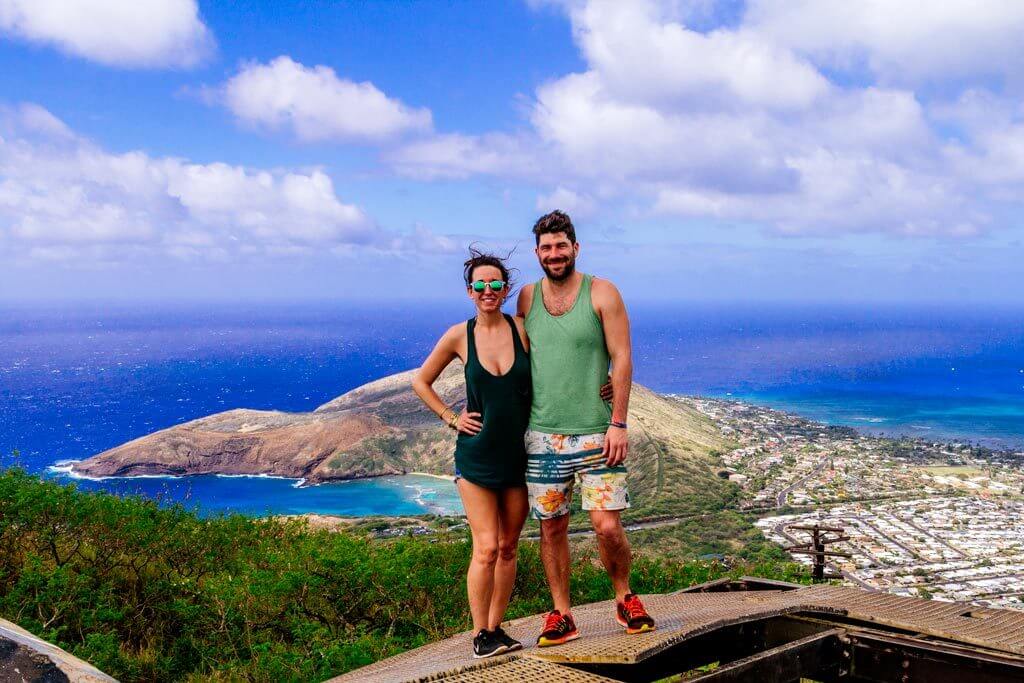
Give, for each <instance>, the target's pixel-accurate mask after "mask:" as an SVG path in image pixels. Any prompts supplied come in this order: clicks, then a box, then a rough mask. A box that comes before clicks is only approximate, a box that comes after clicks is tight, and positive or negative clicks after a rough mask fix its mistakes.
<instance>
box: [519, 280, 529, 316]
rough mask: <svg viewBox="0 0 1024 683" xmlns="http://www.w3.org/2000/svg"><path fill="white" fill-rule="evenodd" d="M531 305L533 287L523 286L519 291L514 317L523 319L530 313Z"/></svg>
mask: <svg viewBox="0 0 1024 683" xmlns="http://www.w3.org/2000/svg"><path fill="white" fill-rule="evenodd" d="M532 303H533V285H523V288H522V289H520V290H519V298H518V299H517V300H516V317H519V318H525V317H526V314H527V313H529V312H530V304H532Z"/></svg>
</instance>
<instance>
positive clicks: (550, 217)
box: [533, 209, 576, 244]
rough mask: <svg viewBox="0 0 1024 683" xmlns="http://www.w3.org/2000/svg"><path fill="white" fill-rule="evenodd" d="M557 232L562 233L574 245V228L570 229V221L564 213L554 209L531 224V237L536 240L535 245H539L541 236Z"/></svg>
mask: <svg viewBox="0 0 1024 683" xmlns="http://www.w3.org/2000/svg"><path fill="white" fill-rule="evenodd" d="M557 232H564V233H565V236H566V237H568V238H569V241H570V242H572V243H573V244H576V228H574V227H572V219H571V218H569V214H567V213H565V212H564V211H558V210H557V209H556V210H554V211H552V212H551V213H549V214H547V215H545V216H541V217H540V218H538V219H537V222H536V223H534V224H533V236H534V237H535V238H537V244H540V236H541V235H548V234H551V233H557Z"/></svg>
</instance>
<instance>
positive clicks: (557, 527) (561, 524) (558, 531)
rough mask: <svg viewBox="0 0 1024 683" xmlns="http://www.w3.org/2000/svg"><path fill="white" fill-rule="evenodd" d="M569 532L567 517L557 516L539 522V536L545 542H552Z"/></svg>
mask: <svg viewBox="0 0 1024 683" xmlns="http://www.w3.org/2000/svg"><path fill="white" fill-rule="evenodd" d="M568 532H569V515H559V516H558V517H552V518H551V519H542V520H540V535H541V538H544V539H545V540H554V539H557V538H558V537H560V536H565V535H566V534H567V533H568Z"/></svg>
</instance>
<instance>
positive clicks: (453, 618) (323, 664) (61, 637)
mask: <svg viewBox="0 0 1024 683" xmlns="http://www.w3.org/2000/svg"><path fill="white" fill-rule="evenodd" d="M705 523H706V522H705ZM736 523H737V525H738V524H739V522H738V521H737V522H736ZM737 528H738V527H737ZM657 531H658V532H659V533H665V534H667V532H665V531H663V530H657ZM637 533H638V534H639V535H640V536H643V535H644V534H648V533H653V530H652V532H642V533H641V532H637ZM686 533H688V532H686V531H684V532H683V534H684V535H685V534H686ZM465 541H466V536H465V532H464V531H461V530H460V531H458V532H452V533H449V534H441V535H435V536H433V537H432V540H425V539H421V538H411V537H406V538H398V539H394V540H390V541H371V540H369V538H368V537H367V536H366V535H364V534H360V533H352V532H345V533H329V532H324V531H310V530H308V529H307V528H306V527H305V526H304V525H303V524H302V523H301V522H298V521H286V522H283V521H275V520H253V519H250V518H246V517H242V516H238V515H234V516H226V517H219V518H212V519H200V518H198V517H197V516H196V515H195V514H194V513H193V512H190V511H188V510H186V509H184V508H182V507H180V506H175V507H169V508H161V507H160V506H159V505H158V504H157V503H156V502H154V501H151V500H147V499H143V498H119V497H116V496H112V495H107V494H97V493H83V492H80V491H78V490H77V489H76V488H75V487H73V486H62V485H59V484H56V483H54V482H49V481H43V480H40V479H38V478H36V477H33V476H31V475H28V474H26V473H25V472H24V471H22V470H18V469H11V470H6V471H2V472H0V548H3V549H4V552H3V553H0V616H3V617H4V618H6V619H10V620H11V621H14V622H15V623H18V624H19V625H21V626H23V627H24V628H27V629H29V630H30V631H32V632H34V633H36V634H37V635H39V636H40V637H42V638H45V639H47V640H49V641H51V642H54V643H56V644H58V645H60V646H61V647H63V648H65V649H67V650H69V651H71V652H72V653H74V654H75V655H77V656H79V657H81V658H83V659H85V660H87V661H90V662H92V663H93V664H95V665H96V666H98V667H99V668H101V669H103V670H105V671H107V672H108V673H110V674H111V675H113V676H115V677H116V678H118V679H120V680H122V681H126V682H128V681H152V680H160V681H174V680H185V681H189V680H192V681H195V680H211V679H212V680H254V681H289V680H296V681H298V680H302V681H309V680H323V679H326V678H328V677H330V676H333V675H336V674H339V673H342V672H344V671H347V670H349V669H352V668H355V667H358V666H362V665H364V664H368V663H370V662H372V661H374V660H376V659H379V658H381V657H385V656H389V655H392V654H395V653H397V652H399V651H402V650H405V649H408V648H410V647H416V646H419V645H422V644H424V643H426V642H429V641H432V640H436V639H438V638H443V637H446V636H449V635H452V634H453V633H456V632H459V631H462V630H465V629H466V628H468V626H469V624H468V621H467V619H468V616H467V615H468V607H467V604H466V596H465V589H464V587H463V588H460V589H455V585H456V584H457V583H460V582H463V581H464V574H465V569H466V566H467V564H468V561H469V551H470V545H469V543H466V542H465ZM723 542H725V540H724V539H723ZM638 545H641V546H647V545H648V543H647V541H646V540H643V538H638ZM708 547H709V548H713V547H714V548H717V547H718V546H714V545H710V546H708ZM679 553H682V550H681V549H680V550H679ZM653 554H654V553H652V552H649V551H648V550H645V551H644V552H641V553H639V556H638V559H637V562H636V563H635V568H634V575H633V586H634V588H635V589H636V590H638V591H640V592H664V591H670V590H675V589H678V588H681V587H683V586H687V585H691V584H693V583H699V582H702V581H707V580H710V579H713V578H717V577H719V576H723V575H727V574H732V575H737V576H738V575H741V574H750V573H758V574H760V575H762V576H768V577H772V578H780V579H791V580H792V579H794V578H800V576H801V575H800V574H799V570H798V569H797V568H796V567H795V565H786V564H783V563H777V562H770V563H762V564H759V565H756V566H755V565H751V564H743V563H740V564H738V565H736V566H733V567H732V568H731V569H727V568H726V567H725V566H724V565H723V564H721V563H718V562H713V561H710V562H700V561H697V562H693V561H691V562H678V561H672V560H665V559H661V558H658V557H653V556H652V555H653ZM669 554H670V555H672V556H675V555H677V552H676V551H673V552H671V553H669ZM463 586H464V584H463ZM610 591H611V588H610V585H609V583H608V579H607V576H606V575H605V573H604V571H603V569H602V568H601V567H600V563H599V561H598V560H597V557H596V555H595V554H594V553H593V552H591V551H588V550H587V549H585V548H584V549H582V550H581V551H580V552H578V553H577V554H576V556H575V558H574V566H573V582H572V593H573V600H574V601H575V602H577V603H585V602H591V601H594V600H602V599H607V597H608V596H609V595H610ZM547 608H548V604H547V588H546V584H545V581H544V572H543V568H542V566H541V562H540V558H539V555H538V552H537V547H536V545H535V544H533V543H524V544H523V545H522V549H521V554H520V573H519V578H518V581H517V586H516V592H515V597H514V600H513V603H512V605H511V607H510V612H509V617H510V618H514V617H519V616H524V615H528V614H533V613H536V612H541V611H543V610H545V609H547Z"/></svg>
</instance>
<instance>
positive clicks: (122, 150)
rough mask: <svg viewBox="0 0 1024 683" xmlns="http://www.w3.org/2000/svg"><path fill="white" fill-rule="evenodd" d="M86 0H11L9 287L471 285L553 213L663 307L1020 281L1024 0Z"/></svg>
mask: <svg viewBox="0 0 1024 683" xmlns="http://www.w3.org/2000/svg"><path fill="white" fill-rule="evenodd" d="M77 4H78V5H79V6H81V7H84V6H85V5H88V7H86V8H85V9H81V7H78V8H75V7H69V3H66V2H60V1H59V0H0V73H2V74H3V77H2V78H0V254H2V255H3V257H4V258H3V262H4V263H5V264H6V265H5V267H4V268H3V269H2V271H0V300H8V301H19V300H37V299H46V300H79V299H97V300H104V299H128V300H193V299H198V300H203V299H212V300H262V299H360V300H365V299H370V300H381V301H389V300H393V299H394V298H395V296H401V297H403V298H410V297H412V298H425V299H444V298H448V297H450V296H459V295H460V294H459V292H458V287H459V280H458V277H459V272H460V264H461V260H462V259H463V257H464V256H463V255H464V253H465V247H466V246H467V245H468V244H470V243H473V242H479V243H482V244H484V245H486V246H490V247H493V248H494V249H497V250H504V251H507V250H510V249H512V248H516V249H517V253H516V256H515V257H514V260H515V262H516V265H518V266H519V267H520V268H521V269H522V271H523V277H524V278H533V277H535V276H536V275H537V267H536V265H535V262H534V261H533V259H532V255H531V252H530V250H531V247H532V244H531V236H530V234H529V228H530V226H531V225H532V223H533V221H534V220H535V219H536V218H537V216H539V215H540V214H541V213H544V212H546V211H548V210H550V209H553V208H562V209H565V210H567V211H568V212H570V214H571V215H573V217H574V220H575V222H576V224H577V226H578V230H579V238H580V241H581V243H582V245H583V253H582V256H581V264H580V265H581V267H582V268H583V269H585V270H588V271H591V272H595V273H597V274H601V275H605V276H607V277H611V278H612V279H614V280H615V281H616V282H617V283H618V284H619V285H620V287H621V288H622V289H623V291H624V292H625V293H626V294H627V296H628V297H630V298H634V299H676V300H710V301H732V300H754V301H758V300H782V301H842V302H848V301H924V300H927V301H934V300H939V301H943V300H952V301H957V302H960V303H988V302H996V303H1008V302H1012V303H1016V301H1017V299H1018V294H1017V291H1016V290H1017V288H1016V287H1013V286H1008V283H1012V282H1015V280H1016V279H1017V277H1018V276H1019V272H1020V266H1019V262H1020V261H1021V257H1022V256H1024V247H1022V240H1021V238H1022V227H1021V223H1020V219H1019V216H1020V209H1021V202H1020V197H1022V196H1024V194H1022V193H1021V190H1022V189H1024V106H1022V100H1021V92H1022V90H1021V82H1020V76H1019V74H1020V73H1024V71H1022V70H1021V68H1020V67H1021V66H1024V65H1022V64H1021V62H1022V61H1024V56H1022V55H1021V51H1020V50H1019V49H1017V36H1019V35H1021V30H1022V29H1024V5H1021V4H1019V3H1009V2H1002V1H1000V0H990V1H981V2H966V1H961V0H949V1H948V2H945V3H942V4H941V6H940V5H937V4H935V3H925V2H906V1H900V2H895V1H894V2H892V3H860V4H858V3H852V4H851V3H846V2H839V1H838V0H813V1H812V0H785V1H783V0H749V1H748V2H738V1H736V0H723V1H721V2H714V1H711V0H666V1H664V2H655V1H653V0H652V1H650V2H647V1H645V0H636V1H635V2H629V3H623V2H610V1H607V0H578V1H577V0H565V1H554V0H551V1H543V0H533V1H530V2H501V3H497V2H494V3H486V2H451V3H446V2H426V1H423V2H400V3H399V2H395V3H390V2H379V3H377V2H335V3H326V2H303V3H272V2H256V1H248V2H230V3H228V2H210V1H206V0H201V1H200V2H198V3H197V2H195V1H194V0H147V2H139V3H122V2H118V1H117V0H93V2H91V3H77ZM951 46H955V49H953V48H952V47H951ZM389 273H402V274H404V275H409V274H412V275H413V276H414V277H415V278H416V281H417V282H418V286H417V288H416V291H414V292H406V291H397V292H396V291H395V286H394V285H393V284H391V283H392V282H394V280H391V279H389V278H388V277H387V276H388V274H389Z"/></svg>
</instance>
